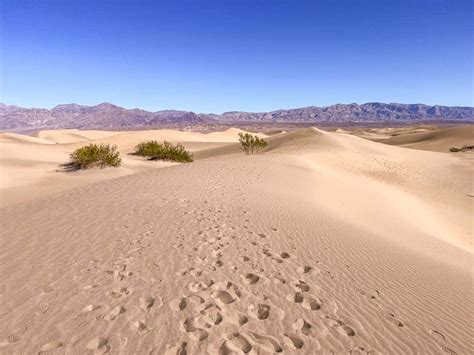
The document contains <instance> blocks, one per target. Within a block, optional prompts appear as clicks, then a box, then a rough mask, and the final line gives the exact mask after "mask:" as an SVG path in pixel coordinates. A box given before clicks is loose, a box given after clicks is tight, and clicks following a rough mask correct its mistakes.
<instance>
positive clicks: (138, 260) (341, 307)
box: [0, 129, 474, 355]
mask: <svg viewBox="0 0 474 355" xmlns="http://www.w3.org/2000/svg"><path fill="white" fill-rule="evenodd" d="M177 135H179V134H177ZM117 137H118V136H112V137H107V138H104V139H105V140H109V139H110V140H114V139H116V138H117ZM170 139H171V138H170ZM269 141H270V144H269V150H268V151H267V152H265V153H264V154H259V155H254V156H245V155H244V154H242V153H241V152H239V149H238V146H237V145H235V144H227V145H225V146H223V147H212V146H208V147H207V148H211V149H207V150H200V151H197V152H196V155H197V156H198V157H199V159H198V160H197V161H195V162H193V163H191V164H183V165H176V166H170V167H165V168H163V169H149V170H147V171H144V172H140V173H137V174H131V175H128V176H121V177H117V178H112V179H108V180H105V181H101V182H98V183H94V184H89V185H87V186H82V187H79V188H76V189H73V190H69V191H63V192H59V193H56V194H51V195H48V196H44V197H38V198H35V199H32V200H30V201H27V202H24V203H21V204H16V205H10V206H8V207H5V208H2V209H0V220H1V223H2V231H1V232H2V234H1V238H2V241H1V243H2V248H1V249H0V263H1V265H2V275H3V276H2V283H1V285H0V352H2V353H5V354H24V353H39V352H42V351H43V352H46V351H48V353H51V354H53V353H56V354H62V353H74V354H84V353H91V354H92V353H101V352H102V353H103V352H108V353H111V354H135V353H136V354H180V355H183V354H242V353H248V354H272V353H284V354H319V353H320V354H329V353H334V354H349V353H351V354H368V353H370V354H378V353H381V354H421V353H423V354H444V353H446V354H467V353H469V352H471V351H472V349H473V346H474V344H473V334H474V333H473V330H474V329H473V324H474V323H473V322H472V310H473V309H474V308H473V306H474V304H473V303H474V302H473V299H474V298H473V289H472V277H473V268H472V265H473V255H472V232H473V224H472V212H473V199H472V195H473V190H472V189H473V184H472V173H473V165H472V163H473V159H472V157H473V155H469V154H460V155H456V154H448V153H438V152H430V151H422V150H414V149H407V148H403V147H397V146H390V145H386V144H381V143H377V142H371V141H368V140H364V139H361V138H358V137H355V136H353V135H348V134H343V133H328V132H323V131H320V130H316V129H304V130H300V131H294V132H290V133H285V134H281V135H278V136H274V137H271V138H269ZM197 143H199V141H194V143H193V144H197ZM201 143H203V142H201ZM34 146H35V147H38V146H40V145H39V144H35V145H34ZM41 146H44V147H49V146H50V145H47V144H44V145H41ZM2 147H3V146H2ZM62 149H64V154H66V153H67V149H66V147H63V148H62ZM58 155H59V153H58ZM112 170H115V169H106V170H99V172H100V173H101V174H102V173H104V174H108V173H109V172H110V171H112ZM86 173H88V172H86Z"/></svg>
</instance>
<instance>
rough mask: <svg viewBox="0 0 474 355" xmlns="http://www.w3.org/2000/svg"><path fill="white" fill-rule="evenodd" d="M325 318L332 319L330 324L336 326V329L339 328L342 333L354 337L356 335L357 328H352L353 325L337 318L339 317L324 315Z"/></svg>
mask: <svg viewBox="0 0 474 355" xmlns="http://www.w3.org/2000/svg"><path fill="white" fill-rule="evenodd" d="M324 318H326V319H330V322H329V325H330V326H331V327H335V328H336V329H338V330H339V331H340V332H341V333H343V334H345V335H347V336H349V337H352V336H354V335H355V334H356V333H355V330H354V329H352V328H351V327H349V326H348V325H347V324H345V323H344V322H343V321H340V320H337V319H332V318H330V317H328V316H324Z"/></svg>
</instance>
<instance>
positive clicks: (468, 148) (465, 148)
mask: <svg viewBox="0 0 474 355" xmlns="http://www.w3.org/2000/svg"><path fill="white" fill-rule="evenodd" d="M449 151H450V152H452V153H457V152H471V151H474V145H465V146H462V147H461V148H456V147H451V148H449Z"/></svg>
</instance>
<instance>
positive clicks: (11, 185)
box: [0, 128, 266, 207]
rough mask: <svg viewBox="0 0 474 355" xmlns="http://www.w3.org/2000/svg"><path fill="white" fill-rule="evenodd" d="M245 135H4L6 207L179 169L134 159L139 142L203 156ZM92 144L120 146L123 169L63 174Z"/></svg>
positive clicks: (0, 139)
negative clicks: (173, 145)
mask: <svg viewBox="0 0 474 355" xmlns="http://www.w3.org/2000/svg"><path fill="white" fill-rule="evenodd" d="M240 132H243V131H242V130H239V129H236V128H230V129H228V130H226V131H224V132H213V133H208V134H203V133H196V132H181V131H173V130H148V131H131V132H109V131H92V130H88V131H80V130H77V129H70V130H56V131H40V132H37V133H35V134H34V135H33V136H27V135H21V134H14V133H0V152H1V153H0V207H1V206H7V205H10V204H15V203H19V202H23V201H27V200H30V199H32V198H35V197H38V196H43V195H47V194H50V193H54V192H59V191H64V190H67V189H70V188H74V187H78V186H83V185H87V184H90V183H92V182H97V181H101V180H106V179H110V178H113V177H118V176H124V175H128V174H132V173H136V172H140V171H144V170H147V169H153V168H159V167H165V166H170V165H174V163H169V162H153V163H150V162H147V161H145V160H143V159H141V158H138V157H133V156H130V155H129V153H130V152H132V151H133V150H134V147H135V146H136V145H137V144H138V143H140V142H143V141H146V140H150V139H154V140H158V141H163V140H168V141H171V142H180V143H183V144H184V145H185V147H186V148H187V149H189V150H191V151H192V152H199V151H201V150H206V149H211V148H216V147H223V146H224V145H227V144H231V143H235V142H237V141H238V134H239V133H240ZM260 136H261V137H263V138H264V137H266V136H265V135H263V134H260ZM91 142H93V143H108V144H112V145H116V146H117V148H118V150H119V151H120V152H121V153H122V160H123V164H122V166H121V167H120V168H118V169H112V170H106V171H99V170H95V169H94V170H90V171H80V172H74V173H64V172H63V173H60V172H58V170H60V164H62V163H64V162H66V161H67V160H68V157H69V154H70V153H71V152H72V151H73V150H74V149H76V148H79V147H82V146H84V145H86V144H88V143H91Z"/></svg>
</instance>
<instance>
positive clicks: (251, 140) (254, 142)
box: [239, 133, 268, 154]
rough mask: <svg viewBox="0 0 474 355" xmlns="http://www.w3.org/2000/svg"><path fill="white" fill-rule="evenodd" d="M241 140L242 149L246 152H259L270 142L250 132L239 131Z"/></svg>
mask: <svg viewBox="0 0 474 355" xmlns="http://www.w3.org/2000/svg"><path fill="white" fill-rule="evenodd" d="M239 142H240V147H241V149H242V150H243V151H244V152H245V154H254V153H258V152H259V151H260V150H261V149H263V148H265V147H266V146H267V145H268V143H267V142H266V141H264V140H263V139H262V138H260V137H258V136H254V135H252V134H250V133H239Z"/></svg>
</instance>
